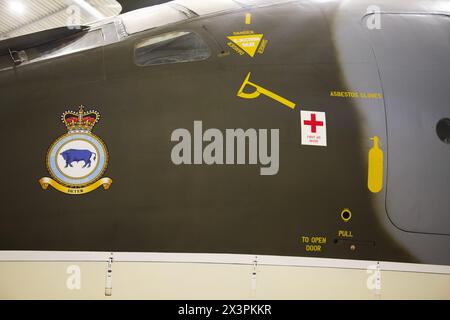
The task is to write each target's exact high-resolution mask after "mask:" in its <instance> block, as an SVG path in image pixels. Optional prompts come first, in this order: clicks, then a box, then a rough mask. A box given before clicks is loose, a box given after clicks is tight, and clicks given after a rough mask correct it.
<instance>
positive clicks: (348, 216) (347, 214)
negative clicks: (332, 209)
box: [341, 209, 352, 222]
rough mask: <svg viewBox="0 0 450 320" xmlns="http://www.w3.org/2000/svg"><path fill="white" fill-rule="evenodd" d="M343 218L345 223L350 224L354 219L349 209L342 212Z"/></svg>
mask: <svg viewBox="0 0 450 320" xmlns="http://www.w3.org/2000/svg"><path fill="white" fill-rule="evenodd" d="M341 218H342V220H344V222H349V221H350V219H351V218H352V212H351V211H350V210H349V209H344V210H342V212H341Z"/></svg>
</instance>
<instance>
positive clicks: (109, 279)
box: [105, 253, 114, 297]
mask: <svg viewBox="0 0 450 320" xmlns="http://www.w3.org/2000/svg"><path fill="white" fill-rule="evenodd" d="M113 261H114V259H113V254H112V253H111V255H110V257H109V259H108V269H107V270H106V285H105V296H107V297H110V296H112V264H113Z"/></svg>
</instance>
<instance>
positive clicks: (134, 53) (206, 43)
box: [133, 29, 213, 68]
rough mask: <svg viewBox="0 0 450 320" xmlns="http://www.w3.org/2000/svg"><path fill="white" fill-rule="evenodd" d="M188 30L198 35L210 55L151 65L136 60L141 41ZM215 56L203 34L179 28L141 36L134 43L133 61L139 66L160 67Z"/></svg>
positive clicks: (199, 60) (188, 31)
mask: <svg viewBox="0 0 450 320" xmlns="http://www.w3.org/2000/svg"><path fill="white" fill-rule="evenodd" d="M183 32H186V33H188V34H194V35H195V36H197V37H198V38H199V39H200V40H201V41H202V42H203V43H204V44H205V46H206V48H207V49H208V57H206V58H204V59H197V60H188V61H179V62H168V63H155V64H149V65H143V64H139V63H138V62H137V61H136V50H137V49H138V45H139V44H140V43H143V42H145V41H148V40H150V39H152V38H157V37H161V36H164V35H166V34H171V33H183ZM212 56H213V50H212V48H211V46H210V45H209V44H208V42H207V41H206V40H205V38H204V37H202V36H201V34H199V33H198V32H197V31H195V30H191V29H179V30H171V31H166V32H162V33H158V34H154V35H148V36H146V37H142V38H140V39H139V40H138V41H136V42H135V43H134V46H133V63H134V65H135V66H137V67H139V68H148V67H158V66H169V65H178V64H185V63H195V62H203V61H207V60H209V59H211V57H212Z"/></svg>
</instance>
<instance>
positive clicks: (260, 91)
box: [237, 72, 295, 109]
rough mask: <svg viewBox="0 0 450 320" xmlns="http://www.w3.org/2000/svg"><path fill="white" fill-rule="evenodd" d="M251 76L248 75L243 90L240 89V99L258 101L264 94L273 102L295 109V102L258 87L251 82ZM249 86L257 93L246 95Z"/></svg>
mask: <svg viewBox="0 0 450 320" xmlns="http://www.w3.org/2000/svg"><path fill="white" fill-rule="evenodd" d="M250 75H251V72H249V73H248V75H247V78H245V80H244V82H243V83H242V86H241V88H240V89H239V91H238V93H237V95H238V97H241V98H243V99H256V98H258V97H259V96H260V95H261V94H263V95H265V96H267V97H269V98H272V99H273V100H276V101H278V102H279V103H282V104H284V105H285V106H286V107H288V108H291V109H294V108H295V103H293V102H291V101H289V100H287V99H285V98H283V97H281V96H279V95H277V94H275V93H273V92H271V91H269V90H267V89H264V88H263V87H260V86H258V85H256V84H254V83H252V82H250V81H249V80H250ZM247 85H249V86H252V87H253V88H255V91H254V92H252V93H245V92H244V89H245V87H246V86H247Z"/></svg>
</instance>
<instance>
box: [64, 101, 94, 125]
mask: <svg viewBox="0 0 450 320" xmlns="http://www.w3.org/2000/svg"><path fill="white" fill-rule="evenodd" d="M99 120H100V113H98V112H97V111H94V110H90V111H84V106H82V105H81V106H80V108H79V111H78V112H75V111H66V112H64V113H63V115H62V121H63V123H64V124H65V125H66V127H67V130H69V132H91V131H92V129H93V128H94V126H95V124H96V123H97V122H98V121H99Z"/></svg>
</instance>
